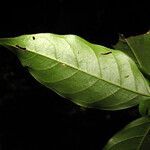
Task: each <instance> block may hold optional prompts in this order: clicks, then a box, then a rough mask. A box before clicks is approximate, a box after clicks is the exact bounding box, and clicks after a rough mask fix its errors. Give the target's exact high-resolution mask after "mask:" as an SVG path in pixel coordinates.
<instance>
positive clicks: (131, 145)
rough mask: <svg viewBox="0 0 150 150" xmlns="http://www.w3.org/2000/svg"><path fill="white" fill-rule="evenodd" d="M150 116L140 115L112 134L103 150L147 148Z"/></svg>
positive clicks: (149, 134) (149, 147)
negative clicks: (140, 116)
mask: <svg viewBox="0 0 150 150" xmlns="http://www.w3.org/2000/svg"><path fill="white" fill-rule="evenodd" d="M149 149H150V118H149V117H142V118H140V119H137V120H135V121H133V122H131V123H130V124H128V125H127V126H126V127H125V128H124V129H123V130H121V131H120V132H118V133H117V134H116V135H114V136H113V137H112V138H111V139H110V140H109V141H108V143H107V145H106V146H105V147H104V150H149Z"/></svg>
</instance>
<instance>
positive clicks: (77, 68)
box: [11, 45, 150, 97]
mask: <svg viewBox="0 0 150 150" xmlns="http://www.w3.org/2000/svg"><path fill="white" fill-rule="evenodd" d="M11 46H12V45H11ZM14 47H15V46H14ZM15 48H16V47H15ZM92 50H93V49H92ZM27 51H28V52H31V53H34V54H38V55H40V56H42V57H46V58H48V59H51V60H53V61H57V62H59V63H62V64H65V65H66V66H67V67H70V68H73V69H76V70H78V71H81V72H83V73H85V74H87V75H89V76H92V77H94V78H96V79H99V80H102V81H104V82H107V83H109V84H112V85H114V86H117V87H119V88H122V89H124V90H127V91H130V92H133V93H136V94H139V95H143V96H146V97H150V95H147V94H144V93H140V92H137V91H133V90H131V89H127V88H125V87H122V86H120V85H118V84H115V83H112V82H110V81H107V80H105V79H102V78H100V77H98V76H95V75H93V74H89V73H88V72H85V71H83V70H81V69H79V68H77V67H75V66H71V65H69V64H67V63H65V62H62V61H60V60H58V59H54V58H50V57H47V56H45V55H42V54H39V53H38V52H34V51H31V50H28V49H27ZM93 51H94V50H93ZM34 70H36V69H34Z"/></svg>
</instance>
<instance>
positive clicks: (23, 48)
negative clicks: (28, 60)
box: [16, 45, 26, 50]
mask: <svg viewBox="0 0 150 150" xmlns="http://www.w3.org/2000/svg"><path fill="white" fill-rule="evenodd" d="M16 47H17V48H19V49H22V50H26V48H25V47H21V46H19V45H16Z"/></svg>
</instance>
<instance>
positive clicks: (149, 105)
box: [139, 100, 150, 116]
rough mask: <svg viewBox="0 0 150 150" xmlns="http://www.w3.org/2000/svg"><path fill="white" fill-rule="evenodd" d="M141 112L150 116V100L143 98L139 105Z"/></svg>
mask: <svg viewBox="0 0 150 150" xmlns="http://www.w3.org/2000/svg"><path fill="white" fill-rule="evenodd" d="M139 111H140V114H141V115H143V116H147V115H149V116H150V100H143V101H141V102H140V105H139Z"/></svg>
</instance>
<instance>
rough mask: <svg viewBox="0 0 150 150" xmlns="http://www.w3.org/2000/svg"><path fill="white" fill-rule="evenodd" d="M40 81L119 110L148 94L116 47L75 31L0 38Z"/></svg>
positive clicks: (82, 101)
mask: <svg viewBox="0 0 150 150" xmlns="http://www.w3.org/2000/svg"><path fill="white" fill-rule="evenodd" d="M0 45H3V46H5V47H7V48H9V49H11V50H12V51H13V52H14V53H16V55H17V56H18V58H19V59H20V61H21V63H22V65H23V66H25V67H27V68H28V70H29V72H30V73H31V75H32V76H33V77H34V78H35V79H36V80H38V81H39V82H40V83H42V84H43V85H45V86H46V87H48V88H50V89H51V90H53V91H55V92H56V93H58V94H59V95H61V96H63V97H65V98H67V99H70V100H72V101H73V102H74V103H76V104H78V105H81V106H84V107H95V108H100V109H107V110H118V109H125V108H128V107H132V106H134V105H137V104H138V103H139V101H141V100H146V99H150V87H149V85H148V83H147V81H146V80H145V78H144V77H143V75H142V73H141V72H140V71H139V69H138V68H137V66H136V64H135V63H134V62H133V60H132V59H130V58H129V57H128V56H127V55H126V54H124V53H123V52H121V51H117V50H116V51H114V50H111V49H109V48H106V47H103V46H100V45H95V44H91V43H89V42H87V41H85V40H83V39H82V38H80V37H78V36H75V35H55V34H46V33H45V34H34V35H23V36H19V37H16V38H6V39H1V40H0Z"/></svg>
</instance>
